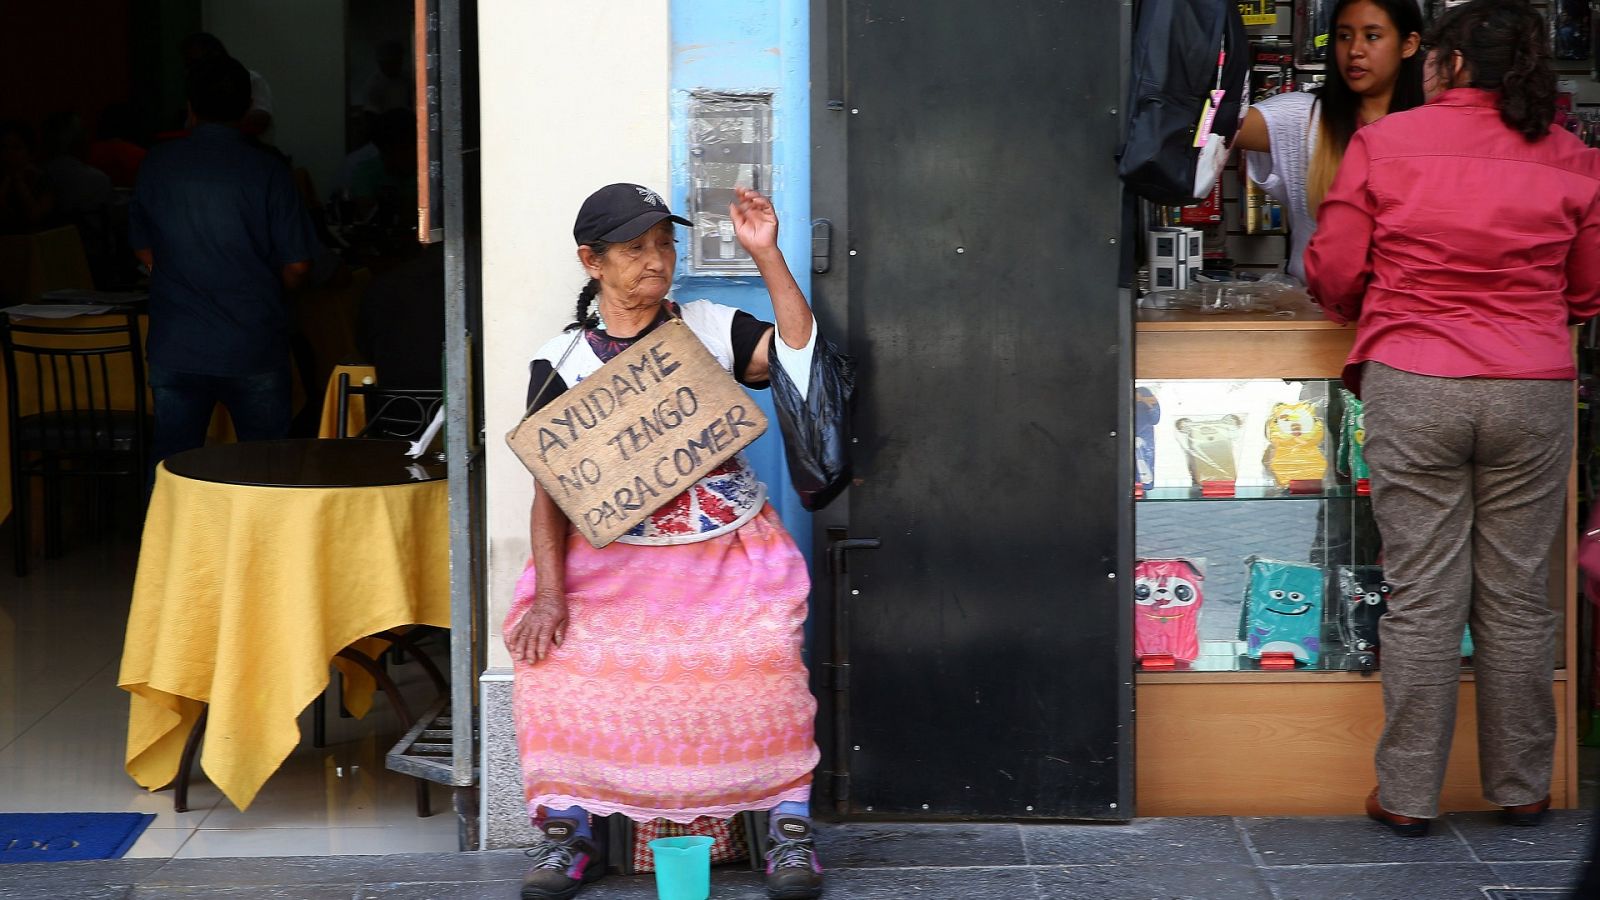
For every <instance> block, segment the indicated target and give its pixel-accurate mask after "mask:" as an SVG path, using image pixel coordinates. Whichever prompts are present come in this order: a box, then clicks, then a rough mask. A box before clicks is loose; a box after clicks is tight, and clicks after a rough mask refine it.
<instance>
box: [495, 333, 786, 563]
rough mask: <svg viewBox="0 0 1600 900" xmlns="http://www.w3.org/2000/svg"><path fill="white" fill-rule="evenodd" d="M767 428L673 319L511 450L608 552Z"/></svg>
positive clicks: (530, 427) (528, 429) (531, 425)
mask: <svg viewBox="0 0 1600 900" xmlns="http://www.w3.org/2000/svg"><path fill="white" fill-rule="evenodd" d="M766 430H767V417H766V416H765V415H764V414H763V413H762V412H761V410H760V408H758V407H757V406H756V405H755V402H754V401H753V400H751V399H750V396H749V395H748V394H746V393H745V391H744V388H742V387H740V386H739V383H738V382H736V381H734V380H733V378H732V377H731V376H730V375H729V374H728V373H727V370H725V369H723V368H722V365H721V364H720V363H718V362H717V360H716V358H715V357H713V356H712V355H711V353H710V352H709V351H707V350H706V348H705V345H703V344H702V343H700V339H699V338H698V337H696V336H695V334H694V332H693V331H692V330H690V328H689V326H688V325H685V324H684V323H683V321H682V320H681V319H672V320H670V321H668V322H666V323H665V324H663V325H662V326H661V327H659V328H657V329H656V330H655V331H652V332H650V334H648V335H646V336H645V337H644V338H641V339H640V340H639V341H637V342H636V343H635V344H634V345H633V346H632V347H629V348H628V349H627V350H624V351H623V352H622V353H620V354H618V355H617V356H616V358H614V359H612V360H611V361H610V362H608V363H606V364H605V365H604V366H601V367H600V368H599V369H598V370H596V371H595V373H594V374H593V375H590V376H589V377H588V378H585V379H584V380H583V381H582V382H580V383H578V384H576V385H573V386H572V387H571V388H569V389H568V390H567V392H566V393H564V394H562V395H561V396H560V397H557V398H556V399H555V400H554V401H552V402H551V403H550V404H549V405H547V406H545V407H544V408H543V409H540V410H538V411H537V412H533V413H530V414H529V415H528V416H527V417H526V418H524V419H523V420H522V422H520V423H519V424H518V425H517V427H516V428H514V429H512V431H511V433H510V434H508V435H506V443H507V444H509V445H510V446H511V450H512V452H514V453H516V455H517V458H518V459H520V460H522V464H523V465H525V466H527V467H528V471H529V472H531V473H533V477H534V478H535V479H537V480H538V482H539V487H540V489H541V490H544V491H548V492H549V494H550V496H551V498H552V499H554V500H555V502H556V505H557V506H559V507H561V511H562V512H564V513H566V515H567V518H569V519H571V520H572V523H573V525H574V526H576V527H577V529H578V531H579V532H581V533H582V534H583V536H584V537H585V538H587V539H588V541H589V543H590V544H593V545H594V546H595V547H604V546H606V545H607V544H609V543H611V542H612V541H614V540H616V539H617V538H619V537H621V536H622V535H624V534H627V533H628V532H629V531H631V530H632V529H633V527H634V526H636V525H638V524H639V523H640V522H643V521H644V520H645V519H647V518H649V517H650V515H651V514H652V513H654V512H655V511H656V510H658V509H660V508H661V507H663V506H665V505H666V504H667V503H669V502H671V501H672V499H673V498H675V497H677V496H678V495H679V494H681V493H683V492H684V491H685V490H687V489H688V488H689V487H691V486H692V485H693V484H694V483H695V482H696V481H699V480H700V479H701V478H703V477H705V476H706V475H707V474H709V473H710V472H711V471H712V470H714V469H716V468H717V467H718V466H720V465H722V464H723V463H724V462H726V461H727V460H728V459H729V458H730V457H732V456H733V455H734V454H736V453H738V452H739V451H740V450H742V449H744V448H745V447H747V446H749V444H750V443H751V442H752V441H754V440H755V439H756V438H758V437H760V436H761V434H762V433H763V432H765V431H766Z"/></svg>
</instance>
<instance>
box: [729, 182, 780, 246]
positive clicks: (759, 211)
mask: <svg viewBox="0 0 1600 900" xmlns="http://www.w3.org/2000/svg"><path fill="white" fill-rule="evenodd" d="M728 215H729V216H730V217H732V219H733V233H734V236H735V237H737V238H738V239H739V244H740V246H742V247H744V249H745V252H746V253H749V254H750V255H751V256H755V255H757V254H758V253H760V252H761V251H762V250H770V249H772V248H774V247H777V246H778V211H777V210H775V209H773V208H772V201H771V200H768V199H767V198H766V197H763V196H762V195H761V192H760V191H755V190H751V189H750V188H747V187H741V188H734V201H733V202H732V203H730V204H728Z"/></svg>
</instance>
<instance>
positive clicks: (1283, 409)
mask: <svg viewBox="0 0 1600 900" xmlns="http://www.w3.org/2000/svg"><path fill="white" fill-rule="evenodd" d="M1325 431H1326V426H1324V425H1323V422H1322V419H1320V418H1318V417H1317V413H1316V406H1315V405H1314V404H1311V403H1278V404H1275V405H1274V406H1273V407H1272V415H1271V416H1269V417H1268V418H1267V467H1268V468H1269V469H1271V470H1272V477H1273V478H1274V479H1276V480H1277V482H1278V486H1279V487H1288V486H1289V483H1290V482H1291V481H1322V480H1323V479H1324V478H1326V477H1327V475H1328V458H1327V457H1326V456H1324V455H1323V454H1322V436H1323V433H1324V432H1325Z"/></svg>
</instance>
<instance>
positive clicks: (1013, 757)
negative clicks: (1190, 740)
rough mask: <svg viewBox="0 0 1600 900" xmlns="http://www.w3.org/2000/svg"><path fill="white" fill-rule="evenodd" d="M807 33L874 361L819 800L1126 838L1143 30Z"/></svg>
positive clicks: (845, 299) (1119, 21) (944, 14)
mask: <svg viewBox="0 0 1600 900" xmlns="http://www.w3.org/2000/svg"><path fill="white" fill-rule="evenodd" d="M814 15H816V16H818V17H819V20H820V21H822V22H824V23H826V24H825V25H824V26H823V27H824V29H825V30H826V31H827V40H826V44H827V47H826V59H823V60H818V62H817V64H816V65H815V67H814V72H815V75H816V84H817V86H818V87H817V93H818V95H819V96H817V97H816V103H817V104H818V105H819V111H818V112H817V114H816V115H817V117H818V120H819V124H818V126H817V128H816V132H817V137H818V142H819V143H818V146H817V148H816V151H815V155H814V158H813V165H814V167H815V173H816V174H815V179H816V183H817V191H816V194H815V196H814V202H815V204H816V215H818V216H820V217H829V218H834V219H836V220H838V221H847V222H848V231H847V232H839V233H836V234H835V237H834V245H835V246H834V259H836V260H838V261H839V262H840V263H844V264H846V265H841V266H839V267H838V268H836V269H835V270H833V271H832V272H831V273H830V274H827V275H819V276H818V279H817V291H818V295H819V305H820V306H821V307H822V308H823V309H824V310H825V311H831V310H837V309H839V308H840V307H841V306H843V307H845V308H847V309H848V321H849V332H848V333H849V337H850V350H851V352H852V353H853V354H854V355H855V356H856V357H857V359H858V361H859V363H860V376H859V380H858V385H859V387H858V394H857V405H856V411H855V416H856V418H855V422H854V426H855V433H856V434H857V435H858V436H859V437H858V440H859V443H858V444H857V447H856V449H857V451H858V452H857V455H856V475H857V478H858V481H857V484H856V485H855V486H854V487H853V488H852V489H851V491H850V493H849V495H848V498H849V522H848V526H847V528H848V535H849V536H850V537H852V538H878V539H881V541H882V548H881V549H879V550H876V551H871V552H859V553H856V554H854V555H852V556H851V557H850V559H849V569H850V571H849V576H848V586H847V587H846V588H843V589H841V591H839V593H842V594H843V596H840V597H835V598H833V606H834V608H832V609H830V612H831V613H833V615H834V616H837V615H838V614H839V613H840V612H844V613H846V614H847V617H848V621H849V623H850V624H849V626H848V628H847V634H846V635H845V638H846V640H847V642H848V645H849V647H850V656H849V662H850V667H849V669H848V671H847V672H845V673H841V674H842V675H846V676H847V677H836V678H834V679H827V678H824V679H820V680H821V681H823V682H824V683H828V682H830V681H831V682H833V683H838V682H843V683H844V684H845V685H847V686H848V692H847V693H846V694H839V695H833V694H826V692H825V697H824V704H825V706H828V705H834V708H836V709H837V708H840V707H838V706H837V705H836V704H837V702H838V701H839V700H843V701H844V702H845V703H846V704H847V708H848V711H849V712H848V715H847V717H846V719H845V720H844V722H842V723H841V724H842V725H843V727H844V729H845V734H844V735H843V736H842V737H843V738H844V739H843V740H842V741H841V742H840V744H839V750H840V752H839V753H837V754H835V755H834V757H833V758H832V759H829V760H828V762H827V763H825V766H824V768H825V769H831V770H832V773H831V774H834V775H836V776H840V777H837V778H834V779H824V780H823V783H824V784H826V785H833V784H836V785H837V786H838V788H839V790H840V792H841V793H847V794H848V802H847V803H846V804H844V809H845V810H846V811H847V812H850V813H855V814H866V813H871V814H893V815H897V816H905V815H909V816H919V815H928V816H941V817H949V816H963V817H965V816H970V817H998V818H1028V817H1040V818H1057V817H1062V818H1097V819H1125V818H1128V817H1129V816H1130V815H1131V812H1132V784H1131V770H1132V763H1133V745H1132V724H1131V716H1132V686H1131V675H1130V671H1131V667H1130V664H1129V652H1130V651H1129V621H1130V620H1129V615H1130V614H1129V611H1128V607H1129V604H1128V603H1127V602H1126V598H1125V597H1124V590H1123V587H1124V585H1125V584H1127V582H1128V579H1129V577H1130V571H1131V544H1130V543H1129V540H1128V538H1129V536H1130V529H1129V527H1128V523H1129V519H1130V517H1131V512H1132V508H1131V500H1130V498H1129V485H1130V480H1129V473H1128V460H1129V457H1130V448H1129V430H1130V429H1129V428H1128V424H1127V423H1128V420H1129V417H1130V414H1129V412H1128V411H1129V410H1130V408H1131V396H1130V392H1131V380H1130V372H1131V356H1132V345H1131V341H1130V336H1131V331H1130V327H1131V326H1130V309H1129V307H1128V305H1127V304H1126V303H1125V302H1122V301H1121V300H1119V296H1118V292H1117V265H1118V252H1117V251H1118V249H1119V248H1118V247H1116V246H1115V241H1116V238H1117V236H1118V233H1119V215H1120V206H1119V204H1120V198H1121V194H1120V187H1119V184H1118V182H1117V179H1116V173H1115V161H1114V158H1113V157H1114V154H1115V151H1116V145H1117V141H1118V135H1119V125H1118V121H1119V120H1118V117H1117V110H1116V107H1117V106H1118V105H1119V98H1120V96H1121V87H1120V81H1121V71H1122V68H1123V62H1122V59H1121V55H1122V52H1123V48H1124V46H1125V44H1124V39H1123V30H1124V24H1123V19H1124V15H1125V10H1124V9H1123V6H1122V4H1116V3H1082V2H1072V0H990V2H986V3H981V4H979V3H971V2H965V0H870V2H868V0H835V2H826V0H819V3H818V4H817V7H815V11H814ZM814 52H816V53H818V54H822V53H823V52H824V49H823V47H822V46H817V45H815V44H814ZM824 84H826V85H827V90H828V94H827V95H826V96H822V94H823V89H822V86H823V85H824ZM829 101H834V102H832V103H830V102H829ZM829 117H833V121H834V124H833V125H831V126H827V127H825V126H824V125H822V124H821V121H822V120H828V119H829ZM838 117H844V120H845V123H846V124H844V125H843V126H839V125H838V124H837V119H838ZM841 131H843V133H842V134H841ZM829 141H833V142H834V143H833V144H832V145H829V144H828V142H829ZM840 141H842V142H843V143H844V144H845V148H846V149H845V150H844V152H843V153H839V152H837V143H838V142H840ZM830 160H835V161H833V162H830ZM838 161H842V164H843V167H844V168H845V169H846V170H847V171H846V172H843V173H841V172H838V171H837V169H838V167H839V164H840V163H839V162H838ZM839 178H843V179H844V183H845V184H846V185H847V192H846V196H845V197H843V198H840V197H839V196H838V192H837V189H836V188H837V185H838V181H837V180H836V179H839ZM845 254H848V255H845ZM839 534H840V532H838V531H834V532H833V535H834V536H838V535H839ZM819 562H820V561H819ZM819 586H820V585H819ZM841 604H842V605H841ZM829 621H830V622H831V621H833V616H830V617H829ZM834 661H837V660H834ZM830 671H836V670H830ZM824 718H825V719H827V718H828V717H827V716H825V717H824ZM830 724H831V723H830ZM828 730H829V729H827V728H825V729H824V731H825V732H826V731H828ZM829 737H830V738H836V737H840V735H829ZM829 743H830V744H831V743H833V742H832V741H831V740H830V741H829Z"/></svg>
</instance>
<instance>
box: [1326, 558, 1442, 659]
mask: <svg viewBox="0 0 1600 900" xmlns="http://www.w3.org/2000/svg"><path fill="white" fill-rule="evenodd" d="M1337 580H1338V583H1339V596H1340V597H1341V598H1343V601H1344V607H1343V609H1341V610H1340V615H1339V636H1340V639H1341V640H1343V641H1344V644H1345V646H1346V647H1347V648H1349V649H1351V650H1361V651H1375V650H1378V649H1380V648H1381V644H1382V642H1381V641H1380V640H1379V632H1378V620H1380V619H1382V618H1383V617H1384V616H1386V615H1388V613H1389V594H1390V588H1389V582H1387V581H1385V580H1384V578H1383V567H1382V566H1340V567H1339V569H1338V578H1337ZM1473 649H1474V648H1473V645H1472V626H1471V625H1468V626H1467V627H1466V628H1465V629H1463V630H1462V632H1461V658H1462V659H1467V658H1470V657H1471V656H1472V653H1473Z"/></svg>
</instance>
